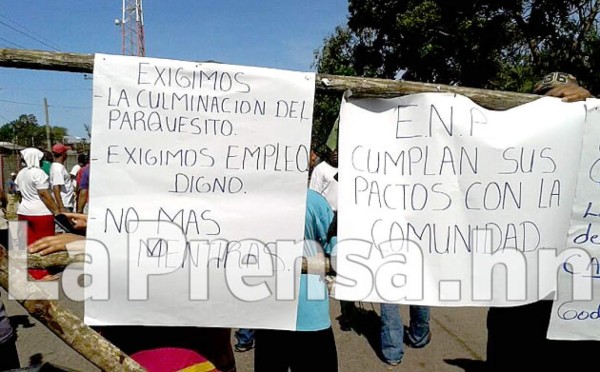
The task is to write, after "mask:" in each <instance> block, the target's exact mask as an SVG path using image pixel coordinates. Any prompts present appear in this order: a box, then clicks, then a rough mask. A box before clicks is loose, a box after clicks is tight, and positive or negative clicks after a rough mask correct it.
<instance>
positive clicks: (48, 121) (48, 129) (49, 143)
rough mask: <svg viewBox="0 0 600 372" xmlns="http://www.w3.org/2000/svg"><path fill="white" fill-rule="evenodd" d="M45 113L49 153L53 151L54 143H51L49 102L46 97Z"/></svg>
mask: <svg viewBox="0 0 600 372" xmlns="http://www.w3.org/2000/svg"><path fill="white" fill-rule="evenodd" d="M44 113H45V114H46V143H47V147H48V151H50V150H51V149H52V143H51V142H50V118H49V117H48V100H47V99H46V97H44Z"/></svg>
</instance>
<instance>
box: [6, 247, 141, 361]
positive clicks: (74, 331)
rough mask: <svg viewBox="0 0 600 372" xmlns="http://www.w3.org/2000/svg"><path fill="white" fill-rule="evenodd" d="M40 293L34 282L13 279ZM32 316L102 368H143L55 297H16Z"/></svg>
mask: <svg viewBox="0 0 600 372" xmlns="http://www.w3.org/2000/svg"><path fill="white" fill-rule="evenodd" d="M0 285H2V287H4V289H5V290H7V291H8V254H7V252H6V250H5V249H3V248H0ZM13 285H23V286H29V288H32V289H34V290H35V291H36V292H37V293H41V290H40V289H39V287H36V286H35V283H29V284H28V283H16V284H13ZM18 301H19V303H20V304H21V305H22V306H23V307H24V308H25V310H27V311H28V312H29V313H30V314H31V315H32V316H33V317H35V318H36V319H37V320H39V321H40V322H42V324H44V325H45V326H46V327H48V328H49V329H50V330H51V331H52V332H54V333H55V334H56V335H57V336H58V337H60V339H62V340H63V341H64V342H65V343H66V344H67V345H69V346H70V347H71V348H73V350H75V351H77V352H78V353H80V354H81V355H82V356H83V357H84V358H86V359H87V360H89V361H90V362H91V363H93V364H94V365H95V366H97V367H98V368H100V369H101V370H103V371H144V368H142V367H141V366H140V365H139V364H138V363H136V362H135V361H134V360H133V359H131V358H130V357H129V356H127V355H126V354H125V353H123V352H122V351H121V350H119V349H118V348H117V347H115V346H114V345H113V344H111V343H110V342H108V340H106V339H105V338H104V337H102V336H100V334H98V333H97V332H96V331H94V330H93V329H91V328H90V327H89V326H87V325H85V324H84V323H83V321H82V320H81V319H79V317H77V316H76V315H75V314H73V313H72V312H71V311H70V310H69V309H66V308H64V307H63V306H61V305H60V304H59V303H58V302H57V301H48V300H18ZM132 337H135V335H132Z"/></svg>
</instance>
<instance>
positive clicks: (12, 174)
mask: <svg viewBox="0 0 600 372" xmlns="http://www.w3.org/2000/svg"><path fill="white" fill-rule="evenodd" d="M10 178H12V179H13V180H14V179H15V178H17V174H16V173H15V172H12V173H11V174H10Z"/></svg>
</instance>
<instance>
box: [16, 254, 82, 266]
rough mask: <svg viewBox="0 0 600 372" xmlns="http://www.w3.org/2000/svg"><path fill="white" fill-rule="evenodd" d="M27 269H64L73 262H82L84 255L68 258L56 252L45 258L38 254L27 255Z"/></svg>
mask: <svg viewBox="0 0 600 372" xmlns="http://www.w3.org/2000/svg"><path fill="white" fill-rule="evenodd" d="M27 256H28V257H27V268H28V269H48V268H59V269H60V268H65V267H67V266H69V265H70V264H72V263H75V262H83V260H84V257H85V256H84V255H83V254H81V255H76V256H75V257H71V256H69V253H67V252H56V253H52V254H49V255H46V256H41V255H39V254H29V255H27Z"/></svg>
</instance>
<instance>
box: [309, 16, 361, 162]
mask: <svg viewBox="0 0 600 372" xmlns="http://www.w3.org/2000/svg"><path fill="white" fill-rule="evenodd" d="M353 47H354V36H353V34H352V32H351V31H350V30H349V29H348V28H347V27H341V26H340V27H336V29H335V32H334V33H333V34H332V35H330V36H328V37H327V38H326V39H325V40H324V44H323V47H322V48H321V49H319V50H317V51H315V59H314V63H313V67H317V69H318V71H319V72H320V73H322V74H331V75H343V76H353V75H356V74H357V72H356V70H355V69H354V64H353V58H354V55H353ZM340 101H341V98H340V97H333V96H330V95H326V94H322V93H317V94H316V96H315V108H314V113H313V129H312V143H313V144H312V147H313V148H314V149H315V151H316V152H317V153H318V154H319V155H321V156H323V155H324V154H325V152H326V147H325V142H326V140H327V136H328V135H329V132H330V131H331V128H332V126H333V123H334V122H335V120H336V118H337V115H338V112H339V107H340Z"/></svg>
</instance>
